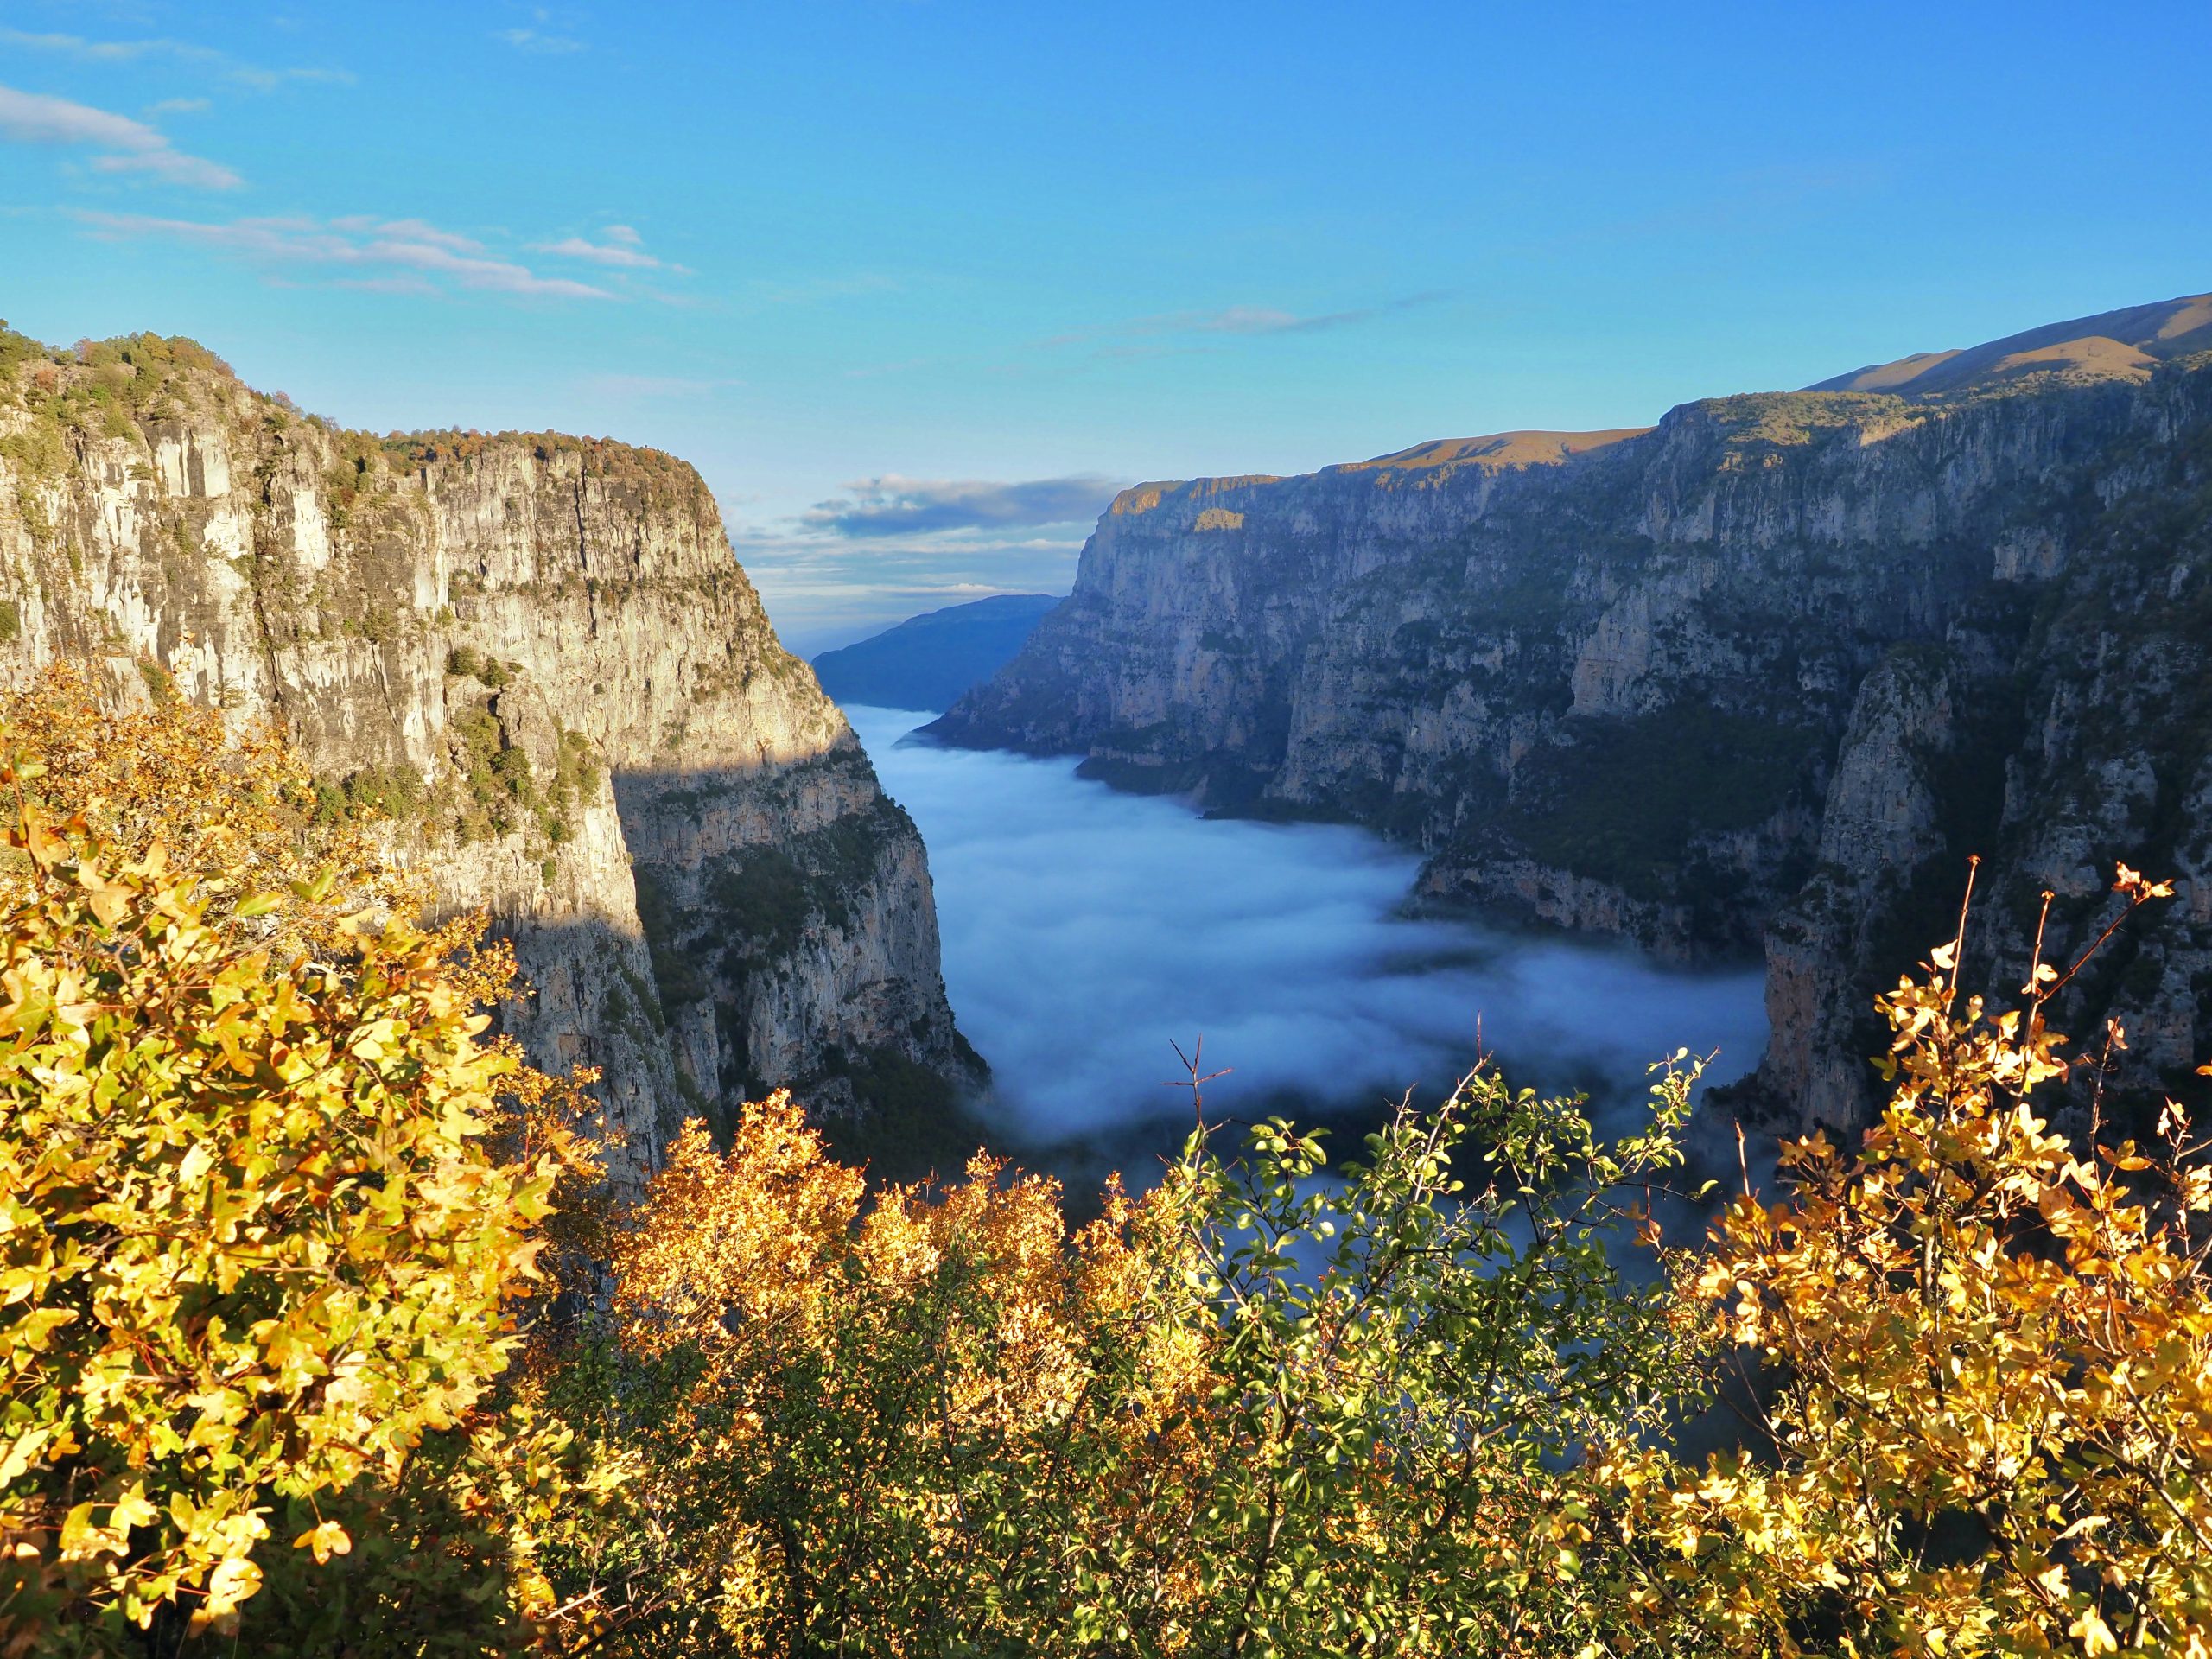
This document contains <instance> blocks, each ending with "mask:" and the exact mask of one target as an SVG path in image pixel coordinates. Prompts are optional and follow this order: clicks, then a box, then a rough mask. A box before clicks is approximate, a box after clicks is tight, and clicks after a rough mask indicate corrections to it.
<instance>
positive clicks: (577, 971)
mask: <svg viewBox="0 0 2212 1659" xmlns="http://www.w3.org/2000/svg"><path fill="white" fill-rule="evenodd" d="M60 657H68V658H78V659H82V660H85V661H87V662H90V663H92V664H95V665H96V667H97V669H98V670H99V672H100V673H101V674H102V675H103V676H104V677H105V683H106V685H107V686H108V688H109V690H111V694H112V695H114V696H117V697H118V698H130V697H146V696H184V697H188V698H190V699H193V700H194V701H196V702H203V703H207V704H212V705H216V706H220V707H223V708H226V709H232V710H234V711H236V713H237V714H238V715H242V716H245V717H252V716H255V715H262V714H272V715H277V716H279V717H281V718H282V719H283V721H284V722H285V723H286V724H287V725H288V726H289V728H290V729H291V731H292V732H293V733H294V734H295V735H296V737H297V739H298V740H299V741H300V742H301V743H302V746H303V747H304V748H305V750H306V752H307V753H308V755H309V757H310V759H311V760H313V761H314V763H315V766H316V767H317V769H318V772H320V773H321V774H322V775H324V776H326V777H327V779H329V786H328V787H329V800H328V803H327V804H328V806H329V809H330V810H341V811H342V810H360V809H361V808H362V807H363V806H364V805H365V804H375V805H377V806H378V807H380V808H382V809H383V810H385V812H386V813H387V814H388V815H389V816H390V817H391V819H392V820H393V822H394V824H395V829H394V831H393V833H394V834H395V836H396V838H397V842H398V844H399V846H400V848H401V849H402V851H403V853H404V855H406V856H409V857H411V858H417V859H423V860H427V861H428V863H429V869H430V871H431V872H432V873H433V874H434V875H435V880H436V882H437V885H438V887H439V890H440V892H441V893H442V895H443V898H444V899H445V900H446V901H447V902H448V903H450V904H452V905H454V906H488V907H489V909H490V910H491V911H492V912H493V915H494V917H495V918H496V920H497V924H498V925H499V927H500V928H501V929H502V930H503V931H505V932H506V933H507V934H509V935H510V936H511V937H512V938H513V940H514V941H515V944H516V946H517V950H518V956H519V957H520V959H521V962H522V964H523V968H524V973H525V976H527V978H528V979H529V980H530V981H531V983H532V984H533V986H534V987H535V995H534V997H533V998H532V999H531V1001H529V1002H528V1003H527V1004H526V1005H524V1007H522V1008H521V1009H520V1010H519V1011H518V1014H517V1015H516V1016H515V1018H516V1020H517V1023H518V1030H519V1033H520V1034H521V1035H522V1036H523V1038H524V1040H525V1042H526V1043H527V1045H528V1046H529V1047H530V1048H531V1050H532V1052H533V1053H534V1055H535V1056H536V1057H537V1058H538V1059H539V1060H540V1061H541V1062H542V1063H550V1064H554V1065H564V1064H566V1063H568V1062H570V1061H582V1062H585V1063H588V1064H592V1065H599V1066H601V1067H602V1068H603V1069H604V1071H605V1077H606V1080H605V1082H604V1084H602V1090H603V1092H604V1094H605V1096H606V1097H607V1101H608V1103H609V1105H610V1107H611V1108H612V1109H613V1116H614V1118H615V1119H616V1121H617V1122H619V1123H620V1125H621V1127H623V1128H625V1129H626V1130H627V1131H628V1133H629V1134H630V1135H631V1137H632V1147H633V1157H632V1166H631V1167H630V1168H628V1169H627V1171H626V1173H628V1174H630V1175H632V1176H634V1174H635V1173H636V1167H637V1166H642V1164H643V1163H644V1162H645V1161H649V1160H650V1159H651V1157H652V1154H653V1152H654V1150H655V1149H656V1148H657V1147H658V1146H659V1145H660V1144H661V1142H662V1141H663V1139H664V1135H665V1134H666V1133H667V1130H668V1128H670V1126H671V1124H672V1123H673V1122H676V1121H677V1120H678V1119H679V1118H680V1117H681V1116H683V1115H686V1114H687V1113H691V1112H696V1111H701V1110H704V1111H708V1112H709V1114H712V1113H715V1112H716V1111H720V1110H722V1109H727V1107H728V1105H729V1104H730V1103H734V1102H735V1101H737V1100H739V1099H741V1098H743V1097H745V1096H748V1095H753V1094H756V1093H758V1092H760V1091H761V1090H764V1089H766V1088H767V1087H769V1086H771V1085H777V1084H789V1085H791V1086H793V1087H795V1088H797V1089H798V1090H800V1092H801V1093H802V1095H803V1096H804V1098H806V1099H807V1100H808V1101H809V1103H810V1104H812V1105H814V1106H816V1107H817V1108H819V1109H823V1110H824V1111H828V1112H832V1113H835V1112H840V1111H849V1110H851V1109H854V1108H855V1107H861V1106H865V1105H866V1104H867V1103H868V1100H869V1098H870V1097H871V1096H874V1095H878V1094H880V1093H882V1092H885V1091H886V1090H893V1091H895V1092H898V1093H899V1095H900V1096H901V1097H902V1098H903V1099H904V1100H906V1102H907V1103H909V1104H910V1105H911V1104H912V1103H913V1102H914V1101H915V1100H917V1099H925V1098H929V1097H932V1096H946V1095H947V1094H948V1092H949V1088H950V1084H951V1082H952V1081H953V1080H954V1079H956V1078H957V1077H961V1076H963V1075H964V1073H965V1072H966V1071H967V1070H968V1069H969V1064H970V1059H971V1057H970V1056H969V1055H968V1053H967V1052H966V1050H965V1045H964V1044H963V1042H962V1041H961V1039H959V1038H958V1036H957V1033H956V1032H955V1031H954V1028H953V1023H952V1017H951V1014H950V1010H949V1008H948V1007H947V1006H946V1002H945V997H944V984H943V981H942V979H941V977H940V976H939V972H938V940H937V925H936V915H935V910H934V907H933V903H932V899H931V889H930V880H929V872H928V868H927V866H926V864H925V859H924V856H923V850H922V846H921V842H920V840H919V838H918V836H917V835H916V834H915V831H914V829H913V825H912V823H911V822H910V821H909V820H908V819H907V817H906V815H905V813H903V812H902V811H900V810H899V808H898V807H897V806H896V805H895V804H893V803H892V802H890V801H889V800H887V798H885V797H884V795H883V793H882V791H880V789H879V788H878V787H877V785H876V780H875V777H874V772H873V770H872V769H871V768H870V766H869V765H868V760H867V757H866V756H865V755H864V754H863V753H861V749H860V747H859V746H858V744H857V742H856V741H855V738H854V736H853V734H852V732H851V730H850V728H849V727H848V726H847V725H846V723H845V721H844V718H843V716H842V715H840V714H839V713H838V711H837V709H836V707H835V706H834V705H833V704H832V703H831V702H829V700H828V699H827V698H826V697H825V696H823V694H822V692H821V690H819V688H818V687H817V684H816V683H815V679H814V676H813V674H812V672H811V671H810V670H809V669H808V668H807V667H806V666H805V664H803V663H801V662H800V661H798V659H797V658H793V657H791V656H790V655H788V654H787V653H786V652H785V651H784V650H783V648H782V647H781V646H780V645H779V644H778V643H777V640H776V637H775V634H774V632H773V630H772V628H771V627H770V626H769V624H768V621H767V619H766V616H765V615H764V614H763V613H762V611H761V607H760V601H759V599H758V597H757V596H756V595H755V594H754V592H753V587H752V585H751V583H750V582H747V579H746V576H745V574H744V572H743V571H742V570H741V569H739V568H738V565H737V563H736V562H735V560H734V558H733V557H732V556H731V554H730V551H729V546H728V540H727V538H726V537H725V536H724V533H723V531H722V526H721V518H720V516H719V514H718V513H717V512H716V510H715V503H714V500H713V499H712V497H711V496H710V495H709V492H708V490H707V488H706V486H704V484H702V482H701V480H700V479H699V477H698V475H697V474H696V473H694V472H693V471H692V470H691V469H690V467H687V466H685V465H683V463H682V462H680V461H675V460H672V459H671V458H670V457H668V456H666V455H663V454H657V453H655V452H653V451H651V450H644V449H635V448H628V447H626V446H624V445H621V444H617V443H613V442H601V441H598V440H584V439H575V438H569V437H562V436H558V435H551V434H537V435H530V434H513V433H508V434H502V435H498V436H495V437H486V436H480V435H476V434H473V433H471V434H431V435H414V436H405V437H403V436H397V435H395V436H393V437H391V438H387V439H381V440H380V439H378V438H375V437H372V436H370V435H365V434H361V433H355V432H347V431H343V430H340V429H336V428H334V427H333V426H331V425H329V424H327V423H325V422H322V421H321V420H318V419H315V418H312V417H307V416H302V415H300V414H299V413H298V412H297V411H296V410H294V409H293V408H291V407H290V406H289V404H286V403H284V402H283V401H282V400H280V399H272V398H270V397H263V396H260V395H258V394H256V393H254V392H251V391H248V390H247V389H246V388H245V387H244V386H242V385H239V384H238V382H237V380H236V379H235V378H232V376H231V375H230V373H229V372H228V371H227V370H226V369H225V368H224V367H223V366H222V365H220V363H219V362H218V361H217V360H216V359H213V358H212V357H210V356H208V354H207V353H205V352H204V351H201V350H200V348H198V347H196V346H193V345H192V344H191V343H190V342H188V341H169V340H158V339H155V338H152V337H138V338H135V339H130V340H117V341H110V342H107V343H105V344H103V345H99V346H80V347H79V348H78V349H77V350H75V351H73V352H49V351H47V350H45V349H44V348H41V347H38V346H35V345H34V344H33V343H32V342H29V341H28V340H23V339H22V337H21V336H16V335H9V334H4V333H0V674H4V675H6V676H7V677H10V678H11V679H17V680H20V679H21V678H22V677H23V676H25V675H26V674H28V673H30V672H32V671H35V669H36V668H37V666H38V665H39V664H42V663H45V662H47V661H48V660H51V659H53V658H60Z"/></svg>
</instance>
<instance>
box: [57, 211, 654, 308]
mask: <svg viewBox="0 0 2212 1659" xmlns="http://www.w3.org/2000/svg"><path fill="white" fill-rule="evenodd" d="M77 218H78V219H79V220H81V221H82V222H83V223H85V224H86V225H88V226H91V227H92V230H93V231H94V232H95V233H96V234H99V235H102V236H111V237H154V238H168V239H169V240H173V241H178V242H185V243H189V244H192V245H196V246H200V247H209V248H217V249H220V250H223V251H226V252H230V253H235V254H238V255H239V256H241V257H245V258H247V259H250V260H252V261H253V262H254V263H256V264H261V265H264V266H269V267H300V266H308V267H315V266H322V267H331V268H334V269H335V270H339V271H343V272H346V273H347V274H346V275H345V276H344V277H340V279H339V280H341V281H343V282H344V283H346V285H347V286H351V287H355V288H370V289H373V290H375V291H378V292H399V293H421V292H425V291H445V290H447V289H467V290H471V291H474V292H478V293H486V294H497V295H501V296H508V297H512V298H518V299H566V300H611V299H617V298H620V296H619V295H617V294H615V293H614V292H613V290H611V289H605V288H598V287H594V286H593V285H592V284H590V283H579V282H575V281H572V280H571V279H569V278H568V277H545V276H541V275H539V274H538V273H537V272H536V271H534V270H531V269H530V268H529V267H528V266H526V265H523V264H518V263H516V262H515V261H514V260H512V259H506V258H502V257H499V255H497V254H495V253H493V252H492V251H490V250H488V249H487V248H486V246H485V245H484V244H482V243H481V242H480V241H478V240H477V239H476V238H474V237H469V236H464V235H461V233H459V232H454V231H447V230H442V229H440V228H439V227H438V226H435V225H431V224H428V223H426V222H424V221H423V220H422V219H375V218H369V217H359V216H356V217H349V218H344V219H308V218H305V217H280V218H261V219H231V220H227V221H225V222H222V223H208V222H206V221H202V220H198V219H157V218H154V217H152V216H150V215H146V214H139V213H89V212H87V213H79V214H77ZM353 273H359V274H353Z"/></svg>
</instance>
